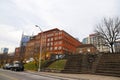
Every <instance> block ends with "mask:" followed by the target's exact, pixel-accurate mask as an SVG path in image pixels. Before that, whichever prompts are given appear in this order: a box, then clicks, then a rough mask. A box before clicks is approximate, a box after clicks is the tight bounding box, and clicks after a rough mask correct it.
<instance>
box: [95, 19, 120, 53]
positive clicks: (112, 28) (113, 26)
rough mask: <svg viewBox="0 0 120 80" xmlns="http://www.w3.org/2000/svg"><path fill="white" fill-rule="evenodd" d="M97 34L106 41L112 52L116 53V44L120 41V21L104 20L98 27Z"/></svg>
mask: <svg viewBox="0 0 120 80" xmlns="http://www.w3.org/2000/svg"><path fill="white" fill-rule="evenodd" d="M95 32H96V33H97V34H98V35H99V36H100V37H101V38H103V39H104V40H105V45H107V46H108V47H109V48H110V49H111V52H112V53H113V52H114V43H115V42H116V40H118V39H120V19H119V18H118V17H116V18H104V19H103V21H102V23H100V24H98V25H97V26H96V29H95Z"/></svg>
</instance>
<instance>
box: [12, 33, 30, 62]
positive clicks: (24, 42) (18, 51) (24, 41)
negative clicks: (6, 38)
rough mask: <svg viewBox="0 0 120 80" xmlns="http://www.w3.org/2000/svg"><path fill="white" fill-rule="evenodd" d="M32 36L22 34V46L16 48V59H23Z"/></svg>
mask: <svg viewBox="0 0 120 80" xmlns="http://www.w3.org/2000/svg"><path fill="white" fill-rule="evenodd" d="M30 38H31V36H28V35H24V34H22V37H21V42H20V46H19V47H17V48H15V56H14V60H19V61H20V60H21V61H22V60H23V59H24V55H25V50H26V45H27V42H28V41H29V40H30Z"/></svg>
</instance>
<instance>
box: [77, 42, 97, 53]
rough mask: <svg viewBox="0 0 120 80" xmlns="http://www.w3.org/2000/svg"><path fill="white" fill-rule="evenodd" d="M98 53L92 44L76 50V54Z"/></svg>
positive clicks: (83, 45)
mask: <svg viewBox="0 0 120 80" xmlns="http://www.w3.org/2000/svg"><path fill="white" fill-rule="evenodd" d="M96 52H98V50H97V48H96V47H95V46H94V45H93V44H82V45H80V46H79V47H78V48H77V53H81V54H85V53H96Z"/></svg>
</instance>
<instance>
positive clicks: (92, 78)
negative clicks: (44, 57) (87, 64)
mask: <svg viewBox="0 0 120 80" xmlns="http://www.w3.org/2000/svg"><path fill="white" fill-rule="evenodd" d="M26 72H28V73H32V74H36V75H42V76H48V77H49V76H53V77H56V76H57V77H64V78H71V79H74V80H120V77H114V76H104V75H93V74H66V73H51V72H36V71H26Z"/></svg>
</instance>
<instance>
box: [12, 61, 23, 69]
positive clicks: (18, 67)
mask: <svg viewBox="0 0 120 80" xmlns="http://www.w3.org/2000/svg"><path fill="white" fill-rule="evenodd" d="M11 70H12V71H24V65H23V63H21V62H19V61H15V62H14V63H13V66H12V67H11Z"/></svg>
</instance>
